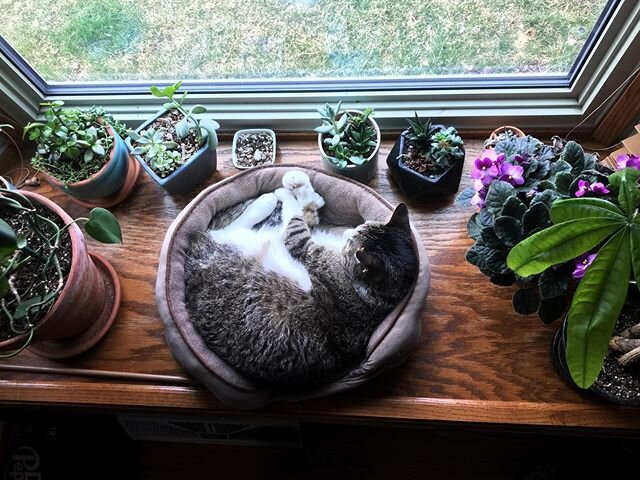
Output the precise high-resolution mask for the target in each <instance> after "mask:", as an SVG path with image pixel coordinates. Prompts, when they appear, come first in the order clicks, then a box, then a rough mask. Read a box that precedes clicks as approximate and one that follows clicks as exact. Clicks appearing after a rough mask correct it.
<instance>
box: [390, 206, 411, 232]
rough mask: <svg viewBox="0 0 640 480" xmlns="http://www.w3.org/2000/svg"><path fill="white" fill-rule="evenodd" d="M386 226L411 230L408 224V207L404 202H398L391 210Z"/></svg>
mask: <svg viewBox="0 0 640 480" xmlns="http://www.w3.org/2000/svg"><path fill="white" fill-rule="evenodd" d="M387 226H388V227H395V228H400V229H402V230H407V231H408V230H411V226H410V225H409V209H408V208H407V206H406V205H405V204H404V203H399V204H398V206H397V207H396V209H395V210H394V211H393V215H391V218H390V219H389V221H388V222H387Z"/></svg>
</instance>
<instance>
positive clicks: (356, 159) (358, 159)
mask: <svg viewBox="0 0 640 480" xmlns="http://www.w3.org/2000/svg"><path fill="white" fill-rule="evenodd" d="M349 161H350V162H351V163H354V164H356V165H362V164H363V163H364V158H363V157H361V156H359V155H352V156H351V157H349Z"/></svg>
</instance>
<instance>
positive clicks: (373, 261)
mask: <svg viewBox="0 0 640 480" xmlns="http://www.w3.org/2000/svg"><path fill="white" fill-rule="evenodd" d="M356 258H357V259H358V261H359V262H360V265H361V266H362V274H363V275H364V276H365V277H366V278H368V279H370V280H372V281H374V282H378V281H380V280H382V279H383V278H384V262H383V261H382V260H380V257H378V256H377V255H376V254H374V253H371V252H368V251H366V250H365V249H364V248H360V249H358V250H357V251H356Z"/></svg>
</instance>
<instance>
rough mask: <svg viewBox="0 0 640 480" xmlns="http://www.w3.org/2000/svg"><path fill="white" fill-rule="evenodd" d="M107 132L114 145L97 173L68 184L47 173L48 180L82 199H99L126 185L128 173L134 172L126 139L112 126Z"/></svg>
mask: <svg viewBox="0 0 640 480" xmlns="http://www.w3.org/2000/svg"><path fill="white" fill-rule="evenodd" d="M107 132H108V133H109V135H110V136H111V138H113V147H112V148H111V151H110V152H109V161H108V162H107V163H105V165H104V166H103V167H102V168H101V169H100V170H99V171H98V172H97V173H95V174H93V175H92V176H91V177H89V178H87V179H86V180H82V181H80V182H75V183H69V184H67V185H65V184H64V183H63V182H61V181H60V180H58V179H57V178H54V177H52V176H51V175H48V174H46V173H45V175H46V177H47V181H48V182H49V183H50V184H51V185H53V186H54V187H56V188H58V189H60V190H62V191H63V192H65V193H67V194H69V195H71V196H72V197H75V198H77V199H80V200H97V199H103V198H108V197H112V196H113V195H115V194H116V193H117V192H118V191H119V190H120V189H121V188H122V187H123V186H124V184H125V181H126V179H127V175H131V174H133V172H132V171H131V170H132V169H131V168H130V166H129V150H128V149H127V146H126V144H125V143H124V140H122V138H120V135H118V134H117V133H116V132H115V131H114V130H113V128H111V127H108V128H107Z"/></svg>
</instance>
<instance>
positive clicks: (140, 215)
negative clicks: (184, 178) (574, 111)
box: [0, 138, 640, 430]
mask: <svg viewBox="0 0 640 480" xmlns="http://www.w3.org/2000/svg"><path fill="white" fill-rule="evenodd" d="M229 143H230V142H225V144H223V145H222V146H221V147H220V149H219V150H218V169H219V170H218V172H216V173H215V174H214V175H213V176H212V177H211V178H210V179H209V181H208V182H207V183H213V182H217V181H219V180H221V179H223V178H225V177H228V176H230V175H233V174H235V173H237V172H238V170H236V169H235V168H233V166H232V163H231V156H230V146H229ZM392 146H393V142H392V141H385V142H383V146H382V148H381V150H380V170H379V172H378V175H377V177H376V178H375V179H374V180H373V181H372V182H371V183H370V186H371V187H373V188H374V189H376V190H377V191H378V192H380V193H381V194H382V195H383V196H384V197H385V198H386V199H387V200H389V201H390V202H392V203H394V204H395V203H397V202H399V201H401V197H400V195H399V192H398V190H397V188H396V187H395V186H394V185H392V184H391V183H390V179H389V177H388V173H387V169H386V163H385V159H386V156H387V154H388V152H389V150H390V149H391V147H392ZM278 147H279V148H278V158H277V162H278V163H287V164H289V163H291V164H293V163H296V164H301V165H314V166H320V165H321V161H320V158H319V154H318V152H317V150H316V144H315V142H314V141H313V140H311V139H297V138H284V139H280V138H279V139H278ZM481 148H482V142H481V141H469V142H468V143H467V160H466V165H465V172H464V173H463V182H462V185H461V188H465V187H466V186H468V185H470V180H469V172H470V169H471V165H472V163H473V160H474V158H475V157H476V155H477V154H478V153H479V152H480V150H481ZM37 191H38V192H39V193H42V194H44V195H46V196H47V197H50V198H52V199H53V200H55V201H56V202H58V203H59V204H60V205H61V206H62V207H63V208H64V209H66V210H67V211H68V212H69V213H70V214H71V215H72V216H79V215H82V214H85V213H86V210H85V209H83V208H81V207H78V206H76V205H74V204H73V203H72V202H71V201H70V200H69V199H68V197H66V196H65V195H64V194H62V193H60V192H58V191H53V190H52V189H51V188H50V187H49V186H48V185H42V186H40V187H39V188H38V189H37ZM196 193H197V192H194V194H193V195H190V196H187V197H182V196H170V195H168V194H166V193H165V192H164V191H163V190H162V189H161V188H160V187H158V186H157V185H156V184H154V183H153V182H152V181H151V180H150V179H149V178H148V177H147V176H146V175H144V174H143V175H142V176H141V178H140V181H139V185H138V187H137V188H136V190H135V191H134V193H133V194H132V195H131V196H130V197H129V199H127V200H126V201H125V202H124V203H122V204H120V205H118V206H117V207H114V208H113V209H112V211H113V212H114V213H115V214H116V215H117V216H118V218H119V219H120V222H121V223H122V227H123V232H124V245H123V246H105V245H102V244H97V243H95V242H93V241H92V240H88V243H89V246H90V249H92V250H94V251H97V252H99V253H102V254H103V255H105V256H106V257H107V258H108V259H109V260H110V261H111V262H112V264H113V266H114V267H115V269H116V270H117V271H118V273H119V275H120V279H121V282H122V289H123V301H122V307H121V310H120V313H119V315H118V318H117V319H116V322H115V324H114V326H113V328H112V329H111V331H110V332H109V333H108V334H107V336H106V337H105V338H104V339H103V340H102V341H101V342H100V343H99V344H98V345H97V346H96V347H95V348H94V349H92V350H91V351H90V352H88V353H86V354H84V355H82V356H80V357H78V358H76V359H73V360H70V361H67V362H55V361H51V360H46V359H43V358H39V357H37V356H35V355H33V354H31V353H29V352H24V353H22V354H20V355H18V356H17V357H14V358H12V359H9V360H2V361H1V362H2V363H3V364H10V365H28V366H43V367H60V368H68V367H73V368H83V369H92V370H109V371H118V372H129V373H143V374H160V375H171V376H184V372H183V371H182V369H181V368H180V366H179V365H178V364H177V363H176V362H175V361H174V359H173V357H172V355H171V352H170V351H169V349H168V347H167V345H166V343H165V341H164V337H163V334H164V332H163V326H162V322H161V321H160V319H159V317H158V314H157V312H156V307H155V300H154V286H155V276H156V269H157V264H158V256H159V252H160V246H161V244H162V241H163V238H164V235H165V232H166V229H167V227H168V226H169V225H170V223H171V222H172V220H173V219H174V218H175V217H176V215H177V214H178V212H180V210H181V209H182V208H183V207H184V206H185V205H186V204H187V203H188V202H189V200H190V199H191V198H193V196H195V194H196ZM409 207H410V210H411V217H412V221H413V222H414V224H415V225H416V226H417V228H418V229H419V231H420V233H421V235H422V238H423V240H424V242H425V245H426V248H427V251H428V254H429V257H430V261H431V264H432V286H431V291H430V293H429V296H428V299H427V303H426V305H425V307H424V313H423V322H424V325H423V334H422V338H421V341H420V344H419V345H418V347H417V348H416V350H415V352H414V354H413V355H412V356H411V357H410V359H409V360H408V361H407V362H406V363H405V364H404V365H402V366H400V367H399V368H396V369H393V370H391V371H389V372H387V373H385V374H383V375H381V376H380V377H378V378H376V379H375V380H373V381H372V382H370V383H369V384H367V385H365V386H364V387H362V388H359V389H357V390H355V391H353V392H349V393H347V394H342V395H337V396H333V397H327V398H323V399H318V400H313V401H305V402H299V403H292V404H277V405H273V406H270V407H268V408H266V409H264V410H260V411H257V412H252V413H244V414H246V415H260V416H278V417H279V416H287V417H293V418H296V419H302V420H316V421H318V420H319V421H325V420H326V421H336V422H353V421H364V422H372V423H380V422H389V421H409V422H421V421H428V422H431V421H437V422H463V423H480V424H504V425H538V426H556V427H591V428H597V429H625V430H628V429H638V428H640V410H632V409H625V408H620V407H616V406H612V405H608V404H602V403H598V402H596V401H594V400H591V399H589V398H585V397H583V396H582V395H581V394H579V393H578V392H575V391H574V390H572V389H571V388H569V387H568V386H567V385H565V384H564V383H563V382H562V380H560V378H559V377H558V376H557V375H556V373H555V371H554V370H553V367H552V365H551V360H550V356H549V349H550V343H551V339H552V336H553V334H554V331H555V329H556V328H557V327H558V324H557V323H556V324H554V325H543V324H542V323H541V322H540V321H539V320H538V319H537V318H536V317H535V316H526V317H523V316H519V315H516V314H514V313H513V311H512V308H511V295H512V293H513V290H512V289H511V288H505V287H498V286H496V285H493V284H491V283H490V282H489V281H488V279H487V278H486V277H484V276H483V275H482V274H480V272H479V271H478V270H477V269H476V268H475V267H473V266H472V265H470V264H468V263H467V262H466V261H465V259H464V254H465V251H466V250H467V248H468V247H469V246H470V245H471V243H472V242H471V240H470V239H469V238H468V237H467V234H466V223H467V220H468V218H469V216H470V215H471V214H472V212H473V211H472V209H465V208H461V207H457V206H455V205H453V197H447V198H441V199H434V200H432V201H430V202H429V203H425V204H409ZM0 403H2V404H5V405H9V404H12V405H23V406H36V405H55V406H74V407H79V406H84V407H89V408H101V409H108V410H110V411H118V410H124V409H130V408H135V409H144V410H145V411H149V410H153V409H158V410H171V411H173V412H176V413H185V414H187V413H191V414H193V413H197V414H218V413H229V411H228V410H227V409H225V408H224V407H223V406H222V405H221V404H220V403H219V402H217V401H216V400H215V398H214V396H213V394H211V393H209V392H208V391H206V390H204V389H202V388H201V387H199V386H197V385H192V384H188V383H185V382H179V381H177V382H171V381H169V382H155V381H151V382H150V381H141V380H137V381H126V380H110V379H105V378H99V377H77V376H76V377H73V376H67V375H52V374H39V373H22V372H6V371H0ZM234 414H236V415H237V412H234Z"/></svg>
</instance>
